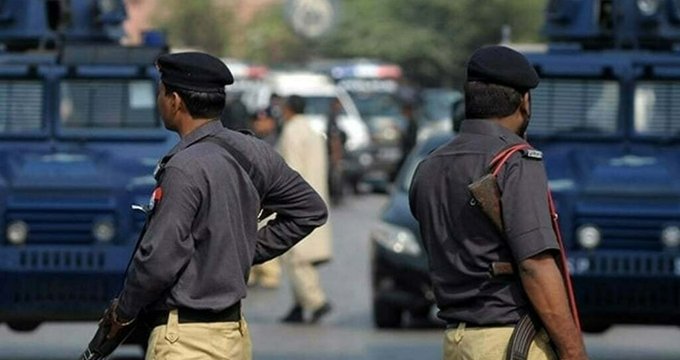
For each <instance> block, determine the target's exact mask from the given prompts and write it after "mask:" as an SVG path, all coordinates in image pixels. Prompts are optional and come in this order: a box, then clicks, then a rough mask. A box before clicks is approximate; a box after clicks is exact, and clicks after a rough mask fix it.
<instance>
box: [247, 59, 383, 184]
mask: <svg viewBox="0 0 680 360" xmlns="http://www.w3.org/2000/svg"><path fill="white" fill-rule="evenodd" d="M265 84H266V85H267V86H265V87H263V88H262V89H260V90H259V91H257V93H250V94H246V95H245V96H246V99H244V101H245V102H247V103H250V104H253V103H256V104H258V105H259V106H260V107H265V106H267V105H268V103H269V99H270V96H271V95H272V94H277V95H279V96H281V97H287V96H291V95H298V96H301V97H303V98H304V99H305V102H306V106H305V116H306V117H307V118H308V119H309V120H310V121H311V124H312V127H313V128H314V129H315V130H317V131H319V132H320V133H322V134H326V126H327V123H328V114H329V112H330V107H331V103H332V102H333V101H334V100H335V99H337V100H338V101H339V102H340V104H341V105H342V113H341V115H340V116H338V120H337V121H338V127H340V129H341V130H342V131H344V132H345V134H346V135H347V140H346V142H345V174H346V176H347V177H348V179H347V180H348V181H349V182H350V183H351V184H352V185H353V186H355V189H356V186H357V185H358V183H359V181H360V180H361V177H363V175H364V174H365V173H366V171H368V168H369V167H370V166H371V165H372V164H373V156H372V155H371V151H370V146H371V139H370V133H369V129H368V126H367V125H366V123H365V122H364V121H363V120H362V119H361V115H360V114H359V111H358V110H357V107H356V106H355V105H354V102H353V101H352V98H351V97H350V96H349V95H348V94H347V92H346V91H345V90H343V89H342V88H340V87H338V86H336V85H335V83H334V82H333V80H332V79H331V78H330V77H328V76H326V75H323V74H318V73H313V72H307V71H294V72H288V71H285V72H284V71H273V72H270V73H269V74H268V75H267V77H266V80H265Z"/></svg>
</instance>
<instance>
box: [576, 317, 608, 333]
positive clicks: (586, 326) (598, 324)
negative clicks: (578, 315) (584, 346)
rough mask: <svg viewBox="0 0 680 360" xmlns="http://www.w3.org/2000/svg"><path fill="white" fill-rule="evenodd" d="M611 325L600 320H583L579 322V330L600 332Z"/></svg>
mask: <svg viewBox="0 0 680 360" xmlns="http://www.w3.org/2000/svg"><path fill="white" fill-rule="evenodd" d="M610 327H611V324H608V323H605V322H602V321H587V320H586V321H583V322H582V323H581V330H583V332H587V333H591V334H601V333H603V332H605V331H607V330H608V329H609V328H610Z"/></svg>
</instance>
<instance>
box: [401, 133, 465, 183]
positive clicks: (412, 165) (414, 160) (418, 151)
mask: <svg viewBox="0 0 680 360" xmlns="http://www.w3.org/2000/svg"><path fill="white" fill-rule="evenodd" d="M451 138H452V137H451V136H433V137H430V138H428V139H426V140H425V141H424V142H423V143H422V145H420V146H417V147H416V148H415V149H413V151H412V152H411V153H410V154H409V155H408V157H407V158H406V161H404V165H402V167H401V169H399V174H398V175H397V182H396V184H398V187H399V189H400V190H401V191H403V192H408V190H409V188H410V187H411V181H412V180H413V175H414V174H415V172H416V168H417V167H418V164H420V162H421V161H422V160H423V159H424V158H425V157H426V156H427V155H428V154H430V153H431V152H432V151H434V150H435V149H437V148H438V147H440V146H442V145H444V144H446V143H447V142H448V141H449V140H451Z"/></svg>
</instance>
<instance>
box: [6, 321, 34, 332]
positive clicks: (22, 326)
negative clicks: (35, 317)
mask: <svg viewBox="0 0 680 360" xmlns="http://www.w3.org/2000/svg"><path fill="white" fill-rule="evenodd" d="M7 326H9V328H10V329H12V330H14V331H18V332H31V331H33V330H35V329H37V328H38V326H40V322H39V321H16V322H8V323H7Z"/></svg>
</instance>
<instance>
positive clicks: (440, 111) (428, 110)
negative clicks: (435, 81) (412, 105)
mask: <svg viewBox="0 0 680 360" xmlns="http://www.w3.org/2000/svg"><path fill="white" fill-rule="evenodd" d="M422 96H423V115H424V117H425V118H424V119H425V120H427V121H437V120H442V119H450V118H451V111H452V109H453V103H454V102H456V101H458V100H460V99H461V98H462V96H461V94H460V93H459V92H458V91H455V90H450V89H426V90H424V91H423V95H422Z"/></svg>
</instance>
